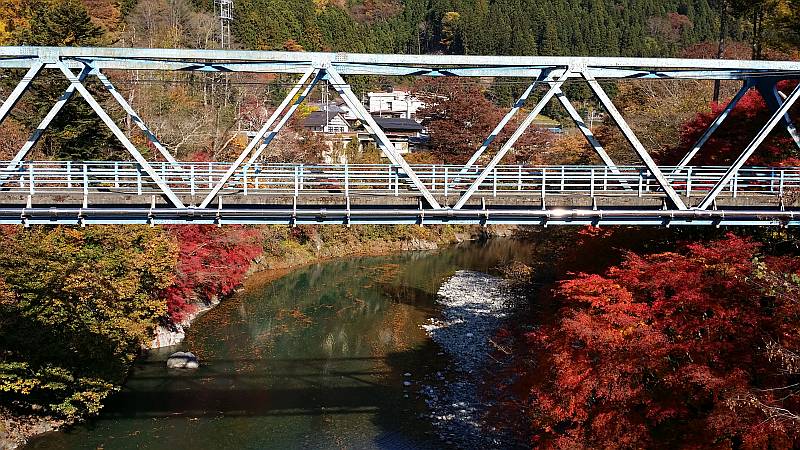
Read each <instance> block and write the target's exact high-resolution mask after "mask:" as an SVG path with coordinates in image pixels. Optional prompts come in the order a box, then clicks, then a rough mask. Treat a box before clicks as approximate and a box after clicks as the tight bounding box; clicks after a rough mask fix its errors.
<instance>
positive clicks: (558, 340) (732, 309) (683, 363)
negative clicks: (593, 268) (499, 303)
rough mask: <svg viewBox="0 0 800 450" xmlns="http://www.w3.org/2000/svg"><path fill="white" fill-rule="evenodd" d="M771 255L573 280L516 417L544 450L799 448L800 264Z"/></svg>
mask: <svg viewBox="0 0 800 450" xmlns="http://www.w3.org/2000/svg"><path fill="white" fill-rule="evenodd" d="M759 248H760V247H759V244H757V243H755V242H753V241H751V240H749V239H745V238H740V237H736V236H734V235H728V236H727V237H726V238H725V239H722V240H718V241H715V242H711V243H707V244H692V245H689V246H687V248H686V250H685V251H684V252H680V253H674V252H668V253H659V254H653V255H648V256H640V255H636V254H633V253H631V254H628V255H627V256H626V258H625V261H624V262H623V263H622V264H620V265H618V266H615V267H613V268H611V269H610V270H608V271H607V272H606V273H605V274H604V275H596V274H595V275H591V274H577V275H575V276H574V277H572V278H571V279H569V280H566V281H563V282H561V283H560V284H559V285H558V287H557V288H556V290H555V296H556V297H555V298H556V299H557V301H558V302H560V304H561V309H560V311H559V312H558V313H557V314H555V317H556V320H554V321H552V323H549V324H547V323H546V324H543V325H542V326H541V327H540V328H538V329H536V330H535V331H532V332H529V333H527V334H525V335H524V338H525V342H524V344H525V346H526V348H524V349H519V354H518V355H517V356H516V358H515V359H516V361H515V362H514V364H513V366H514V370H516V371H517V373H516V374H515V376H514V377H513V378H512V380H513V381H512V382H509V383H508V384H507V385H505V386H503V388H502V389H501V392H504V395H501V397H503V398H504V401H503V402H502V403H501V404H502V407H501V408H503V409H504V411H505V413H506V416H507V414H508V413H510V412H512V411H513V412H514V413H517V414H519V412H520V411H522V413H523V415H524V416H525V423H524V425H523V426H522V427H521V428H519V429H517V431H518V432H519V433H520V434H521V435H523V436H524V437H525V438H526V439H528V440H529V442H530V443H531V444H532V445H533V446H535V447H536V448H607V449H611V448H751V449H772V448H793V447H796V446H797V445H798V444H800V439H799V438H800V433H799V431H800V429H798V426H797V425H798V423H800V422H798V416H797V414H798V412H800V399H799V398H798V396H797V394H798V393H797V390H796V387H793V386H794V385H795V384H796V383H797V381H798V379H797V378H798V373H800V370H798V368H797V366H798V361H800V357H798V356H797V353H796V352H794V351H792V350H791V349H797V348H798V346H800V339H798V332H797V330H798V329H799V328H800V314H799V313H798V302H799V301H800V295H798V290H797V286H798V280H799V279H800V278H798V274H797V266H798V263H797V261H796V260H795V259H789V258H761V259H760V258H759V255H758V253H759ZM786 271H791V273H788V274H787V273H785V272H786ZM507 336H508V333H504V334H503V335H501V336H500V337H501V338H504V337H507Z"/></svg>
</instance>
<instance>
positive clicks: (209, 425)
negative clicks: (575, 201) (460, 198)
mask: <svg viewBox="0 0 800 450" xmlns="http://www.w3.org/2000/svg"><path fill="white" fill-rule="evenodd" d="M530 254H531V252H530V249H529V248H527V247H526V246H525V245H524V244H521V243H519V242H515V241H510V240H493V241H489V242H487V243H472V244H465V245H460V246H457V247H453V248H449V249H446V250H442V251H438V252H417V253H407V254H403V255H397V256H391V257H380V258H351V259H342V260H336V261H332V262H327V263H323V264H317V265H313V266H309V267H306V268H302V269H299V270H297V271H294V272H292V273H290V274H289V275H287V276H285V277H282V278H280V279H278V280H275V281H272V282H269V283H264V284H261V285H257V286H249V287H248V289H247V290H246V291H244V292H242V293H241V294H239V295H238V296H237V297H236V298H234V299H231V300H229V301H227V302H224V303H223V304H222V305H221V306H220V307H218V308H217V309H215V310H213V311H211V312H209V313H208V314H206V315H205V316H203V317H202V318H200V319H199V320H198V321H197V322H196V323H195V325H194V326H193V327H192V329H191V331H190V332H189V335H188V337H187V340H186V342H185V343H184V344H182V345H180V346H179V347H176V348H171V349H165V350H164V351H160V352H153V353H152V354H151V355H149V357H148V358H147V359H145V360H142V361H140V362H139V363H137V365H136V367H135V369H134V371H133V374H132V375H131V377H130V379H129V380H128V383H127V384H126V386H125V388H124V389H123V391H122V392H121V393H119V394H118V395H116V396H115V397H114V398H113V399H112V401H111V402H110V403H109V405H108V407H107V408H106V409H105V410H104V412H103V414H102V415H101V416H100V417H99V418H97V419H95V420H94V421H92V422H91V423H90V424H88V425H85V426H80V427H76V428H75V429H73V430H70V431H69V432H66V433H53V434H50V435H47V436H43V437H42V438H40V439H38V440H36V441H35V442H33V443H32V444H30V445H29V446H28V448H31V449H95V448H101V447H102V448H108V449H133V448H174V449H183V448H192V449H218V448H252V449H264V448H275V449H290V448H322V449H327V448H330V449H338V448H386V449H415V448H438V447H440V446H441V445H440V443H437V442H435V441H433V440H432V439H433V438H431V437H430V433H429V429H428V424H427V423H426V422H425V420H424V419H420V418H418V413H419V412H420V411H421V410H422V408H423V407H424V406H423V404H422V403H421V400H419V399H418V398H417V396H416V394H415V389H414V386H413V385H412V386H411V387H404V386H403V381H404V380H406V378H404V376H403V374H404V373H406V372H409V373H411V374H412V377H411V379H412V380H413V379H415V378H421V376H422V375H423V374H424V373H429V372H430V371H432V370H435V367H437V365H441V364H442V363H443V362H442V361H441V360H440V358H438V349H437V348H436V347H435V345H434V344H432V343H431V342H430V341H429V340H428V339H427V338H426V336H425V334H424V332H423V331H422V330H421V329H420V326H419V325H420V324H422V323H423V322H424V321H425V320H426V319H427V318H428V317H430V316H431V315H434V314H436V310H435V302H434V300H435V299H434V296H435V292H436V291H437V289H438V287H439V285H440V284H441V283H442V281H443V280H444V279H445V278H446V277H448V276H450V275H452V273H454V272H455V271H456V270H460V269H473V270H483V271H486V270H490V269H491V268H493V267H495V266H497V265H498V264H501V263H503V262H507V261H510V260H513V259H527V258H529V257H530ZM177 350H190V351H192V352H194V353H196V354H197V355H198V356H199V358H200V360H201V363H202V366H201V368H200V369H199V370H197V371H194V372H183V373H181V372H170V371H168V370H167V369H166V368H165V366H164V360H165V359H166V357H167V356H168V355H169V353H171V352H173V351H177Z"/></svg>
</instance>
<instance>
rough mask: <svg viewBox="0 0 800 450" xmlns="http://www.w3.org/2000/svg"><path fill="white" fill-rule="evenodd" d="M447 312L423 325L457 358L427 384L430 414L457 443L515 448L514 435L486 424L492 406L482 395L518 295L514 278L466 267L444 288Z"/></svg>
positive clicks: (442, 295)
mask: <svg viewBox="0 0 800 450" xmlns="http://www.w3.org/2000/svg"><path fill="white" fill-rule="evenodd" d="M437 297H438V298H437V302H438V303H439V304H440V305H441V306H442V307H443V310H442V316H441V318H438V319H429V323H428V324H426V325H423V328H424V329H425V331H426V332H427V333H428V335H429V336H430V337H431V339H433V341H434V342H436V343H437V344H438V345H439V346H440V347H441V348H442V349H443V351H444V352H445V353H446V354H447V355H448V356H449V357H450V358H451V359H452V361H453V364H452V367H453V369H451V370H450V371H449V372H448V373H441V372H438V373H437V374H436V377H435V379H432V380H429V382H428V383H426V384H425V385H423V386H422V388H421V393H422V395H423V396H424V398H425V402H426V403H427V405H428V409H429V418H430V420H431V422H432V423H433V425H434V428H435V430H436V432H437V434H438V435H439V438H440V439H441V440H442V441H443V442H445V443H447V444H449V445H452V446H454V447H457V448H480V447H487V448H509V447H513V446H514V442H513V440H512V439H511V438H510V437H509V436H506V435H504V434H502V433H500V432H499V431H497V430H494V429H489V428H488V427H486V426H484V424H483V417H484V415H485V413H486V412H487V410H488V408H489V407H490V406H491V405H489V404H487V403H486V402H485V401H484V400H483V399H481V397H480V392H481V390H482V386H481V379H482V378H483V377H482V376H481V371H482V370H483V368H484V366H485V363H486V360H487V358H489V355H490V353H491V344H490V339H491V338H492V337H493V336H494V334H495V332H496V331H497V329H498V327H499V326H500V325H501V323H502V322H503V320H504V318H505V317H506V316H507V315H508V313H509V312H510V310H511V308H512V307H513V305H514V303H515V302H516V301H518V298H517V296H516V295H515V294H514V292H513V289H512V288H511V286H510V284H509V283H508V282H507V281H506V280H503V279H502V278H498V277H494V276H491V275H487V274H485V273H480V272H473V271H467V270H462V271H459V272H456V274H455V275H453V276H452V277H451V278H450V279H449V280H447V281H446V282H445V283H444V284H442V286H441V287H440V288H439V291H438V294H437Z"/></svg>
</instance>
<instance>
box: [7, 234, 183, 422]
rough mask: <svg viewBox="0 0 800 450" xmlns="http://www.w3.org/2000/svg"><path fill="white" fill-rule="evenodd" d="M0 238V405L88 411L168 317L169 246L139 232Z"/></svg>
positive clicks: (172, 253)
mask: <svg viewBox="0 0 800 450" xmlns="http://www.w3.org/2000/svg"><path fill="white" fill-rule="evenodd" d="M0 233H2V234H0V247H2V248H3V258H2V260H0V402H2V403H3V404H5V405H16V406H17V407H18V408H20V409H22V410H32V409H34V408H43V409H44V411H45V412H48V413H51V414H55V415H60V416H64V417H67V418H75V417H79V416H81V415H84V414H87V413H94V412H96V411H97V410H98V409H99V408H100V404H101V401H102V400H103V399H104V398H105V397H106V396H107V395H108V394H109V393H110V392H111V391H113V390H114V389H116V388H117V387H118V386H119V385H120V384H121V383H122V381H123V380H124V377H125V375H126V372H127V370H128V367H129V364H130V363H131V361H132V360H133V358H134V357H135V356H136V354H138V351H139V349H140V348H141V346H142V344H144V343H145V342H148V341H149V339H150V335H151V333H152V330H153V328H154V327H155V325H156V324H157V323H158V321H159V319H160V318H162V317H163V316H164V315H165V313H166V304H165V302H164V300H163V299H160V298H159V295H158V293H159V292H161V291H163V290H164V289H166V288H167V287H168V286H169V285H170V284H171V283H172V281H173V277H174V267H175V264H176V258H177V253H176V252H177V249H176V247H175V245H174V242H173V241H172V240H171V239H170V238H168V237H167V236H166V235H165V234H163V232H161V231H158V230H154V229H149V228H146V227H98V228H87V229H85V230H76V229H71V228H55V229H47V228H41V227H40V228H36V229H32V230H25V231H21V230H16V229H8V228H6V229H5V230H0Z"/></svg>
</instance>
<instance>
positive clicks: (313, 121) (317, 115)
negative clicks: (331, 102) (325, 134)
mask: <svg viewBox="0 0 800 450" xmlns="http://www.w3.org/2000/svg"><path fill="white" fill-rule="evenodd" d="M339 115H340V114H339V113H336V112H333V111H329V112H328V113H327V118H328V122H330V121H332V120H333V119H335V118H336V117H337V116H339ZM325 117H326V114H325V111H314V112H312V113H311V114H309V115H308V117H306V120H304V121H303V126H304V127H306V128H314V127H324V126H325V125H328V123H327V122H325ZM343 120H344V119H343Z"/></svg>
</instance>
